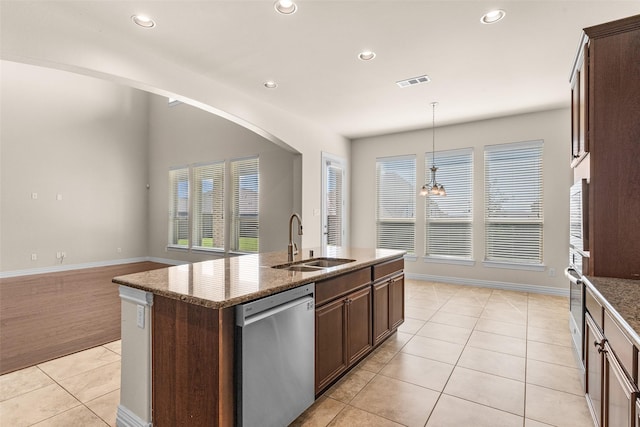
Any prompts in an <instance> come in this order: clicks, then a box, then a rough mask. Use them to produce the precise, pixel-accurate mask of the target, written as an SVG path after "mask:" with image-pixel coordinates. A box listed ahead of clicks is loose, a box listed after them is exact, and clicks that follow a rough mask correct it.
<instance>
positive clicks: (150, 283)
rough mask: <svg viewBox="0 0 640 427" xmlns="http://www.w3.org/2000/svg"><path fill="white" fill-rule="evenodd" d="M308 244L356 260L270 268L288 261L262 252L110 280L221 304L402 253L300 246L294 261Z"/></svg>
mask: <svg viewBox="0 0 640 427" xmlns="http://www.w3.org/2000/svg"><path fill="white" fill-rule="evenodd" d="M309 249H312V250H313V251H314V256H313V258H322V257H329V258H348V259H354V260H355V261H354V262H349V263H346V264H342V265H339V266H336V267H331V268H325V269H322V270H317V271H310V272H299V271H288V270H282V269H275V268H271V267H272V266H274V265H280V264H285V263H287V252H286V251H281V252H267V253H261V254H251V255H241V256H237V257H232V258H222V259H216V260H211V261H203V262H198V263H193V264H184V265H178V266H175V267H168V268H163V269H159V270H153V271H146V272H143V273H135V274H129V275H126V276H119V277H115V278H114V279H113V282H114V283H117V284H120V285H124V286H129V287H132V288H136V289H141V290H144V291H147V292H152V293H153V294H155V295H161V296H164V297H168V298H173V299H179V300H181V301H185V302H189V303H191V304H197V305H202V306H205V307H209V308H224V307H231V306H234V305H237V304H241V303H243V302H247V301H251V300H255V299H258V298H262V297H266V296H269V295H271V294H274V293H277V292H281V291H284V290H286V289H290V288H295V287H297V286H300V285H304V284H306V283H311V282H315V281H317V280H321V279H326V278H329V277H332V276H336V275H339V274H343V273H347V272H349V271H352V270H357V269H359V268H362V267H366V266H369V265H373V264H377V263H380V262H384V261H387V260H391V259H394V258H398V257H401V256H402V255H403V254H404V252H403V251H395V250H389V249H366V248H349V247H329V248H328V249H327V251H326V252H324V253H323V252H322V250H321V249H320V248H306V249H302V250H300V251H299V253H298V255H296V256H295V258H294V262H296V261H301V260H303V259H308V258H310V257H309Z"/></svg>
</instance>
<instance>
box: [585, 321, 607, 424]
mask: <svg viewBox="0 0 640 427" xmlns="http://www.w3.org/2000/svg"><path fill="white" fill-rule="evenodd" d="M585 340H586V341H585V371H586V377H587V378H586V389H587V390H586V393H587V404H588V405H589V410H590V411H591V416H592V417H593V421H594V423H595V425H596V427H600V426H602V425H603V424H602V420H603V418H602V379H603V374H604V372H603V363H604V360H603V357H602V351H603V345H604V337H603V336H602V334H601V333H600V331H599V330H598V327H597V326H596V325H595V323H594V321H593V319H592V318H591V315H590V314H589V313H587V315H586V316H585Z"/></svg>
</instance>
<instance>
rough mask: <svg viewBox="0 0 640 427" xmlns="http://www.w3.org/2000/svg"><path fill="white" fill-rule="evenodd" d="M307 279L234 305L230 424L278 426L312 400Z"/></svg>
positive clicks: (312, 356)
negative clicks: (233, 400)
mask: <svg viewBox="0 0 640 427" xmlns="http://www.w3.org/2000/svg"><path fill="white" fill-rule="evenodd" d="M314 290H315V285H314V284H313V283H311V284H308V285H304V286H300V287H298V288H294V289H290V290H288V291H284V292H281V293H278V294H275V295H272V296H269V297H266V298H262V299H259V300H256V301H252V302H249V303H247V304H242V305H239V306H238V307H237V308H236V327H237V330H236V332H237V335H236V336H237V341H236V350H237V352H238V354H237V358H236V363H237V364H236V389H237V401H236V408H237V410H236V423H237V425H239V426H246V427H255V426H261V427H262V426H264V427H270V426H273V427H282V426H287V425H288V424H289V423H291V422H292V421H293V420H295V419H296V418H297V417H298V416H299V415H300V414H301V413H302V412H304V410H305V409H307V408H308V407H309V406H310V405H311V404H312V403H313V401H314V399H315V394H314V393H315V391H314V381H315V379H314V375H315V374H314V372H315V371H314V363H315V352H314V347H315V344H314V343H315V327H314V323H315V309H314Z"/></svg>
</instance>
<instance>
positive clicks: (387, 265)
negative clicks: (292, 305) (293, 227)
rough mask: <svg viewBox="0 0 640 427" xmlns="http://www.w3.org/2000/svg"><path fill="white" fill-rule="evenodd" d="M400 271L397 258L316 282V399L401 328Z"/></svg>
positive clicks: (402, 279) (402, 264)
mask: <svg viewBox="0 0 640 427" xmlns="http://www.w3.org/2000/svg"><path fill="white" fill-rule="evenodd" d="M403 269H404V259H403V258H397V259H393V260H391V261H385V262H382V263H379V264H375V265H373V266H371V267H367V268H363V269H360V270H356V271H352V272H349V273H345V274H343V275H340V276H336V277H334V278H331V279H328V280H322V281H318V282H316V395H318V394H320V393H322V392H323V391H324V390H325V389H326V388H327V387H329V386H330V385H331V384H332V383H333V382H335V381H336V380H337V379H338V378H340V377H341V376H342V375H343V374H344V373H345V372H346V371H347V370H349V369H350V368H351V367H353V366H354V365H355V364H356V363H358V362H359V361H360V360H362V358H364V357H365V356H366V355H367V354H369V353H370V352H371V351H372V350H373V348H374V347H375V346H377V345H380V344H381V343H382V342H383V341H384V340H385V339H386V338H387V337H389V336H390V335H391V334H392V333H393V332H394V331H395V330H396V329H397V328H398V326H400V325H401V324H402V322H403V321H404V275H403ZM372 280H373V281H374V282H373V284H372Z"/></svg>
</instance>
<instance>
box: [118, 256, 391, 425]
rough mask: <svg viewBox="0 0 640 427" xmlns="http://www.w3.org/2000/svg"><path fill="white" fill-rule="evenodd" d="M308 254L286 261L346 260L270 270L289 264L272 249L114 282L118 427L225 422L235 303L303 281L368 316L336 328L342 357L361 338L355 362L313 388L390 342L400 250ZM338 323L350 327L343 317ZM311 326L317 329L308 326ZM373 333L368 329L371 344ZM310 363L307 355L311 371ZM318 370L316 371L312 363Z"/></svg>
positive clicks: (231, 419)
mask: <svg viewBox="0 0 640 427" xmlns="http://www.w3.org/2000/svg"><path fill="white" fill-rule="evenodd" d="M312 251H313V253H314V254H315V255H314V256H313V255H310V250H309V249H303V250H301V251H300V253H299V254H298V255H296V256H295V257H294V259H293V263H295V264H301V263H302V262H303V261H305V260H307V261H309V259H310V258H311V259H316V260H320V259H344V260H350V261H349V262H346V263H344V264H341V265H336V266H330V267H325V268H300V269H299V270H303V271H292V270H290V269H287V268H273V267H274V266H282V265H283V264H290V262H288V260H287V253H286V251H282V252H271V253H263V254H251V255H242V256H237V257H232V258H224V259H218V260H212V261H205V262H200V263H195V264H186V265H180V266H175V267H169V268H165V269H161V270H156V271H150V272H144V273H137V274H132V275H128V276H121V277H116V278H114V279H113V281H114V282H115V283H118V284H120V285H122V286H121V297H122V300H123V302H122V311H123V314H122V390H121V404H120V406H119V408H118V422H119V423H120V424H119V425H126V426H137V425H140V426H144V425H149V423H151V422H152V423H153V425H154V426H158V427H162V426H164V425H167V426H175V425H189V426H198V425H234V423H235V414H234V413H235V406H236V403H235V384H236V377H235V371H234V367H235V345H236V343H235V341H236V337H235V335H236V330H235V308H236V306H237V305H238V304H242V303H246V302H249V301H253V300H256V299H260V298H264V297H267V296H270V295H273V294H276V293H279V292H282V291H285V290H288V289H292V288H296V287H299V286H302V285H305V284H309V283H316V284H320V285H321V287H320V289H325V291H324V292H325V294H327V292H328V290H329V289H331V290H332V292H333V290H335V294H333V295H331V298H333V299H332V300H340V299H341V298H344V301H345V302H344V303H345V304H346V305H349V306H350V305H351V304H352V303H353V300H352V299H351V298H350V296H351V295H352V294H353V293H354V292H355V291H357V292H358V293H359V294H362V295H363V298H360V299H359V300H358V301H359V302H363V303H364V304H363V305H360V306H359V307H356V308H357V311H355V312H356V313H368V314H367V317H366V318H361V319H362V320H361V321H359V322H358V325H356V326H357V327H356V328H353V327H352V331H351V332H349V331H348V330H347V329H345V330H344V336H345V339H344V340H343V342H344V344H345V349H344V353H345V355H346V354H347V353H348V352H349V349H350V342H351V341H353V342H355V343H359V342H362V341H363V340H362V339H361V338H362V334H361V335H360V338H358V337H355V338H353V337H352V335H355V334H356V333H361V331H362V333H364V334H365V337H364V341H366V342H367V343H368V345H366V346H364V347H363V349H362V350H358V352H357V353H356V354H355V355H354V354H351V353H349V354H348V356H345V358H347V359H348V363H346V364H345V366H344V367H340V369H337V370H333V371H331V373H330V375H331V377H330V378H329V379H328V380H327V381H326V382H323V384H322V387H323V388H326V387H327V386H328V385H330V383H332V382H334V381H335V380H337V379H338V378H339V377H340V376H341V375H342V374H343V373H344V372H346V371H347V370H348V369H349V368H350V367H351V366H353V364H354V363H356V362H357V361H358V360H360V359H361V358H362V357H364V356H366V354H368V353H369V352H370V351H371V350H372V349H373V348H374V347H375V346H376V345H379V344H380V343H381V342H382V341H384V339H386V337H388V336H390V334H392V333H393V332H394V331H395V329H396V328H397V326H398V325H399V324H400V323H402V319H403V318H404V305H403V304H404V301H403V289H404V281H403V275H402V269H403V265H404V264H403V259H402V256H403V254H404V252H402V251H394V250H385V249H364V248H338V247H330V248H329V249H327V250H326V251H322V250H321V249H320V248H313V249H312ZM351 260H352V261H351ZM354 280H355V282H354ZM352 282H353V283H352ZM322 284H324V285H322ZM349 293H350V294H349ZM321 295H322V291H321ZM327 298H328V297H327ZM322 302H325V301H322ZM346 305H345V307H346ZM146 308H148V309H146ZM376 308H380V309H377V310H376ZM347 311H348V309H347V308H345V309H344V310H342V312H347ZM332 313H335V311H332ZM322 314H323V313H320V315H322ZM332 315H333V314H332ZM316 319H318V310H317V311H316ZM348 319H351V320H353V318H352V317H349V316H347V320H348ZM363 323H368V324H365V325H363ZM141 325H142V326H141ZM317 325H318V322H316V328H317V327H318V326H317ZM350 325H351V326H354V325H353V324H350ZM136 326H137V327H136ZM346 327H347V326H345V328H346ZM374 331H377V332H378V333H377V336H375V337H374ZM379 331H382V332H379ZM332 335H334V334H332V333H327V331H324V332H322V333H320V334H319V333H318V331H317V329H316V347H318V348H321V347H325V345H324V344H323V343H322V340H324V339H325V337H327V336H332ZM350 339H351V341H349V340H350ZM318 340H321V342H320V344H318ZM140 347H142V349H141V348H140ZM318 357H319V356H318V353H317V352H316V365H317V364H318ZM320 357H323V356H320ZM320 364H321V366H326V363H325V364H323V363H322V361H321V362H320ZM316 375H317V374H316ZM145 394H146V396H147V397H146V399H145V398H144V396H145ZM140 396H142V397H140ZM274 410H277V408H274Z"/></svg>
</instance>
